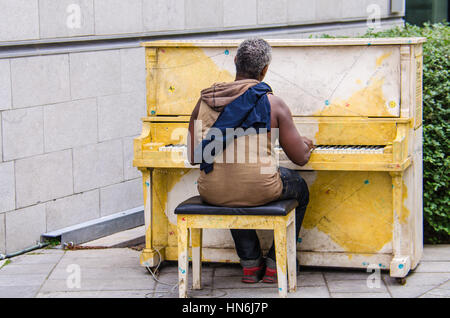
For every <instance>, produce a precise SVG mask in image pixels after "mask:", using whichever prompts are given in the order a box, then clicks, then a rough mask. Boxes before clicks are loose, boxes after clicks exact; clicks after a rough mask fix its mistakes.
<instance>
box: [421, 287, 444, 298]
mask: <svg viewBox="0 0 450 318" xmlns="http://www.w3.org/2000/svg"><path fill="white" fill-rule="evenodd" d="M425 295H430V296H440V297H447V298H450V289H442V288H433V289H432V290H430V291H429V292H428V293H426V294H425Z"/></svg>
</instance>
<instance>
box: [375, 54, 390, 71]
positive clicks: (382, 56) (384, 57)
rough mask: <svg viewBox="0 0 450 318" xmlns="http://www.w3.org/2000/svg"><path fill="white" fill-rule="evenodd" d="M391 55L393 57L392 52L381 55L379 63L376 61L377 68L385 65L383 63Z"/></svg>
mask: <svg viewBox="0 0 450 318" xmlns="http://www.w3.org/2000/svg"><path fill="white" fill-rule="evenodd" d="M391 55H392V52H387V53H384V54H383V55H381V56H380V57H378V58H377V61H376V65H377V67H378V66H381V64H383V61H384V60H385V59H387V58H388V57H389V56H391Z"/></svg>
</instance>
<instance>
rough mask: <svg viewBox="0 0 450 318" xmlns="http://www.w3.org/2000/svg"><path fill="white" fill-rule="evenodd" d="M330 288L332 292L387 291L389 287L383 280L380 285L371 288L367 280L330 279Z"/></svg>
mask: <svg viewBox="0 0 450 318" xmlns="http://www.w3.org/2000/svg"><path fill="white" fill-rule="evenodd" d="M328 288H329V290H330V292H331V293H339V292H344V293H345V292H355V293H387V292H388V291H387V289H386V286H385V284H384V283H383V281H382V280H380V286H379V287H374V288H370V287H369V285H368V282H367V280H356V279H351V280H335V281H328Z"/></svg>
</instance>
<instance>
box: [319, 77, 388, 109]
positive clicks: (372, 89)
mask: <svg viewBox="0 0 450 318" xmlns="http://www.w3.org/2000/svg"><path fill="white" fill-rule="evenodd" d="M383 83H384V79H381V78H374V79H372V81H371V82H370V83H369V85H368V86H366V87H364V88H362V89H360V90H358V91H356V92H355V93H353V94H352V95H351V96H350V98H348V99H346V100H343V99H339V98H336V99H334V100H332V101H331V102H330V105H328V106H325V107H324V108H323V109H322V110H321V111H320V112H319V113H318V114H316V116H364V114H366V113H367V110H368V109H370V113H372V114H377V116H387V117H390V116H393V115H392V114H391V113H390V112H389V111H388V108H387V105H386V100H385V98H384V94H383Z"/></svg>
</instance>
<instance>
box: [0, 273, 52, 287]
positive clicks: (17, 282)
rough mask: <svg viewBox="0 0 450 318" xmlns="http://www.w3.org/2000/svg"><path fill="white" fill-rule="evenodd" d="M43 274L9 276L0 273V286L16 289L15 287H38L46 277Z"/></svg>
mask: <svg viewBox="0 0 450 318" xmlns="http://www.w3.org/2000/svg"><path fill="white" fill-rule="evenodd" d="M47 275H48V274H47V273H45V274H21V275H17V274H14V275H9V274H3V273H0V286H2V287H8V286H9V287H17V286H40V285H42V283H43V282H44V281H45V278H46V277H47Z"/></svg>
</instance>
